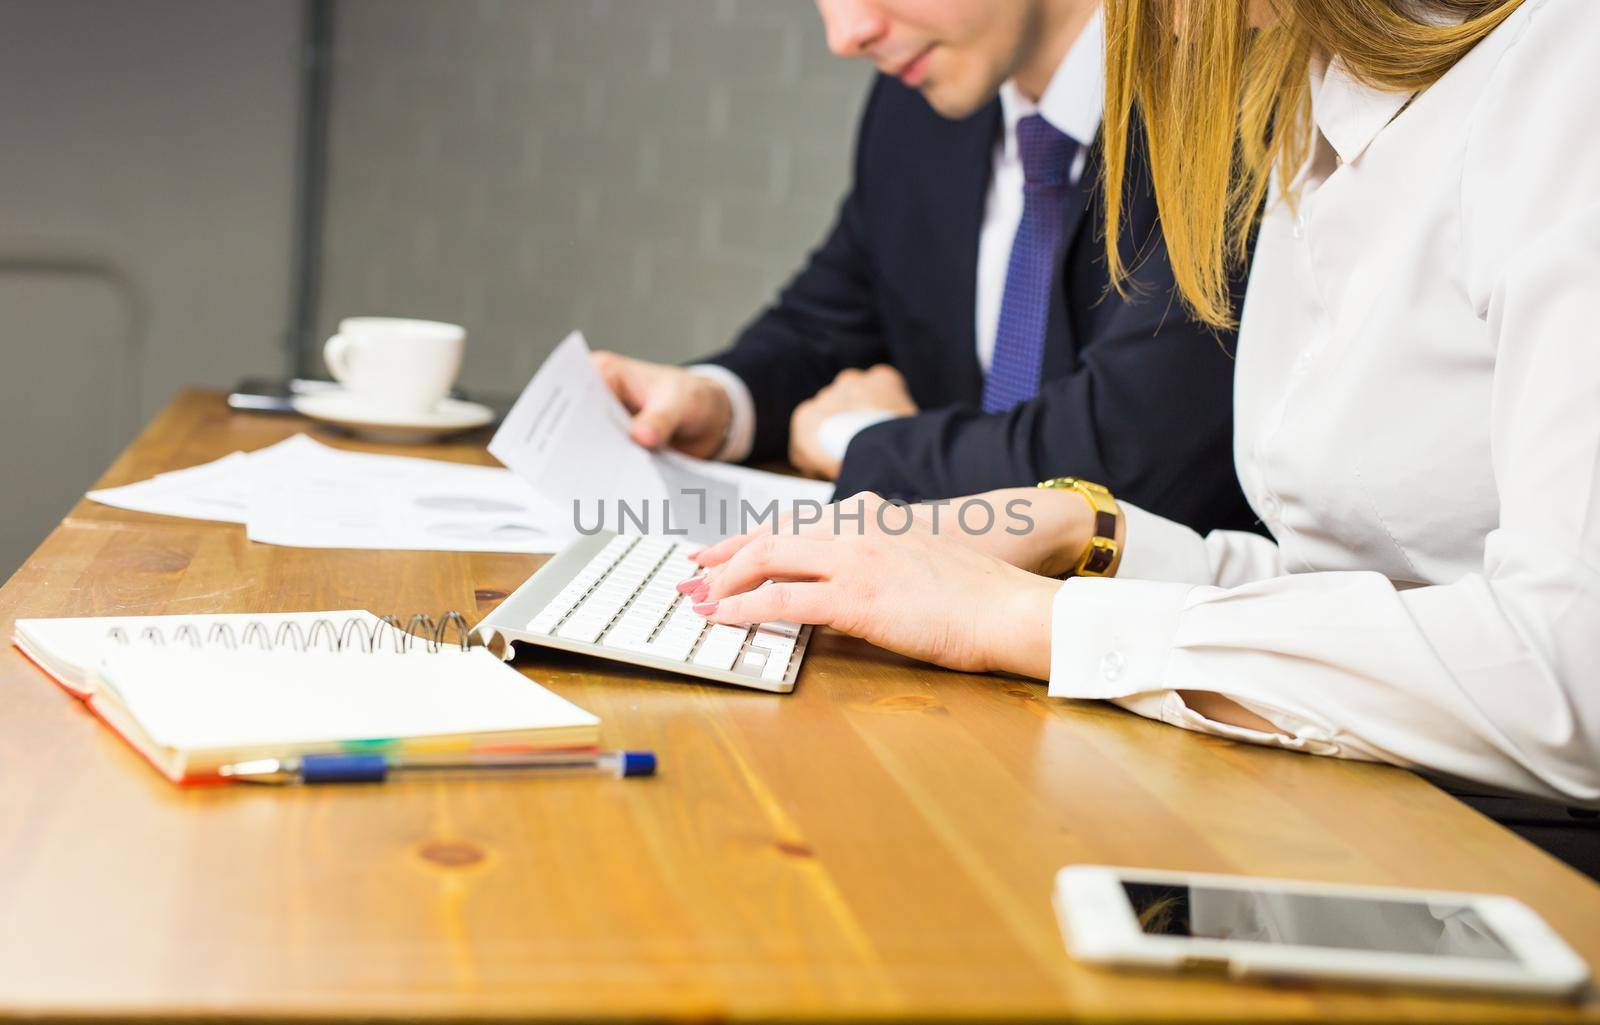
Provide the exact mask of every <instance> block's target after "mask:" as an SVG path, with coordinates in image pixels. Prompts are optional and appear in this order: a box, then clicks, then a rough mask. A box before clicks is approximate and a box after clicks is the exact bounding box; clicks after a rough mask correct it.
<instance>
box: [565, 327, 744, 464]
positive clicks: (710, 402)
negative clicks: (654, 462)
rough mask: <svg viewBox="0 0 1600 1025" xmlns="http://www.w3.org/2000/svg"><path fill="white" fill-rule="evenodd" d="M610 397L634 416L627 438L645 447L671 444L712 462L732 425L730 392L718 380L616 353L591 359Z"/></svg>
mask: <svg viewBox="0 0 1600 1025" xmlns="http://www.w3.org/2000/svg"><path fill="white" fill-rule="evenodd" d="M590 358H591V359H593V360H594V368H595V369H596V370H598V371H599V372H600V377H601V378H602V379H603V380H604V381H605V382H606V386H607V387H609V388H610V389H611V393H612V394H613V395H615V396H616V397H617V398H618V399H620V400H622V404H623V405H624V406H626V407H627V410H628V412H629V413H632V414H633V422H632V423H631V424H629V425H628V434H629V435H630V436H631V437H632V438H633V440H634V441H636V442H638V443H639V444H641V445H643V446H644V447H645V448H650V449H658V448H662V447H663V446H667V445H671V446H672V447H673V448H675V449H677V450H679V451H680V452H685V453H687V454H689V455H691V456H696V457H698V458H701V459H710V458H712V457H713V456H715V455H716V454H717V450H718V449H720V448H721V447H722V441H723V439H724V438H726V437H727V436H728V426H729V424H730V423H731V422H732V421H733V407H732V405H731V404H730V403H729V402H728V393H727V392H725V391H723V390H722V388H721V386H719V385H718V384H717V383H716V382H715V381H711V380H708V379H706V378H704V377H700V376H699V375H697V374H691V373H689V371H687V370H685V369H683V368H682V367H671V366H666V365H664V364H661V363H649V362H646V361H645V360H640V359H630V358H629V357H627V356H619V355H617V354H616V353H614V352H594V353H591V354H590Z"/></svg>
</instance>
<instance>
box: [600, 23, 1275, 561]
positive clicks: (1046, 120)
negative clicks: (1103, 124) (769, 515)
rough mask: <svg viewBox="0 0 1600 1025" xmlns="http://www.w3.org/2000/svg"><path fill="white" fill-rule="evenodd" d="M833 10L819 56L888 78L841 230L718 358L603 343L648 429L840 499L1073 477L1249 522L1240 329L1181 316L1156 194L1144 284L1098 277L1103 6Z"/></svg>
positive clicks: (1168, 509) (1201, 515) (1141, 237)
mask: <svg viewBox="0 0 1600 1025" xmlns="http://www.w3.org/2000/svg"><path fill="white" fill-rule="evenodd" d="M819 6H820V7H821V9H822V14H823V19H824V21H825V23H826V26H827V31H828V42H829V46H830V48H831V49H832V50H833V51H834V52H835V53H837V54H839V55H840V56H859V57H868V58H870V59H872V60H873V61H874V62H875V63H876V64H877V66H878V68H879V70H880V72H882V74H881V75H880V76H879V77H878V79H877V81H876V82H875V83H874V85H873V88H872V92H871V95H870V97H869V98H868V101H867V105H866V110H865V113H864V114H863V116H862V119H861V127H860V133H859V136H858V139H857V147H856V160H855V173H854V182H853V184H852V187H851V190H850V192H849V194H848V196H847V197H846V198H845V200H844V203H843V205H842V207H841V209H840V213H839V217H838V221H837V223H836V224H835V225H834V227H833V230H832V231H831V232H830V234H829V235H828V237H827V238H826V239H825V240H824V242H823V243H822V245H821V246H820V247H819V248H818V249H817V250H816V251H815V252H813V253H812V254H811V257H810V260H809V262H808V263H807V265H806V266H805V268H804V269H802V270H801V271H800V273H799V274H798V275H796V277H795V278H794V279H793V280H792V281H791V282H790V283H789V285H788V286H787V287H786V288H785V289H784V290H783V292H782V293H781V295H780V296H779V297H778V299H777V301H776V302H775V303H774V304H773V305H772V306H770V307H769V308H767V309H766V310H765V311H764V312H762V313H761V314H760V315H759V316H757V318H756V319H755V320H754V321H753V322H752V323H751V324H750V325H749V326H748V327H746V328H745V329H744V331H743V332H742V333H741V334H740V336H739V337H738V339H737V340H736V341H735V342H734V344H733V346H732V347H731V348H729V349H728V350H726V351H725V352H722V353H720V354H718V355H715V356H713V357H710V358H709V359H707V360H705V361H704V362H703V363H701V364H699V365H696V366H692V367H687V368H679V367H668V366H662V365H659V364H653V363H646V362H644V361H640V360H633V359H628V358H626V357H622V356H618V355H615V354H612V353H596V354H595V361H596V365H597V366H598V367H599V369H600V371H601V373H602V375H603V376H604V377H605V378H606V380H607V381H608V383H609V384H610V386H611V387H612V389H613V391H615V392H616V393H617V395H618V397H619V398H621V399H622V401H623V402H624V404H625V405H626V406H627V407H628V408H629V410H630V411H631V412H632V413H633V414H634V418H633V424H632V434H633V437H634V438H635V440H637V441H638V442H640V443H641V444H644V445H647V446H650V447H657V446H661V445H672V446H674V447H677V448H679V449H682V450H684V451H686V452H688V453H690V454H692V455H698V456H704V457H713V456H714V457H717V458H722V459H729V460H743V459H751V458H753V459H757V460H765V459H774V458H780V457H783V456H785V455H786V456H787V457H788V458H789V459H790V461H791V462H793V463H794V464H795V465H797V466H798V467H800V468H801V469H803V470H805V471H807V472H810V473H812V474H815V475H817V476H821V477H826V478H831V479H835V480H836V481H837V490H838V494H840V495H845V494H851V493H853V492H856V491H860V490H872V491H877V492H879V493H880V494H884V495H887V496H890V497H898V498H904V499H907V500H926V499H934V498H944V497H951V496H955V495H965V494H972V493H976V492H980V491H986V490H989V489H992V488H999V487H1011V486H1016V485H1025V484H1031V483H1034V482H1036V481H1039V480H1043V479H1046V478H1050V477H1059V476H1065V475H1074V476H1081V477H1085V478H1088V479H1090V480H1093V481H1097V482H1100V483H1103V484H1105V485H1106V486H1107V487H1109V488H1110V489H1111V490H1112V491H1113V492H1114V493H1115V494H1117V495H1118V496H1119V497H1123V498H1126V499H1128V500H1129V501H1132V502H1134V503H1136V504H1138V505H1139V506H1141V507H1142V508H1146V509H1151V510H1153V511H1156V512H1159V513H1161V514H1162V515H1165V516H1168V517H1171V518H1174V519H1177V520H1180V521H1182V522H1184V523H1187V524H1189V525H1190V526H1192V527H1195V528H1196V529H1200V530H1207V529H1211V528H1215V527H1241V526H1246V525H1248V524H1249V522H1250V517H1249V514H1248V510H1247V507H1246V506H1245V504H1244V500H1243V498H1242V496H1241V495H1240V492H1239V487H1238V483H1237V479H1236V477H1235V474H1234V469H1233V459H1232V452H1231V419H1232V372H1233V362H1232V357H1231V355H1230V352H1231V343H1232V338H1231V337H1223V338H1219V337H1217V336H1215V335H1214V334H1213V333H1211V332H1210V331H1209V330H1208V329H1206V328H1204V327H1203V326H1201V325H1198V324H1196V323H1194V322H1192V321H1190V320H1188V319H1187V318H1186V317H1185V316H1184V314H1183V312H1182V308H1181V306H1180V305H1179V304H1178V302H1177V300H1176V297H1175V288H1174V284H1173V280H1172V273H1171V270H1170V267H1169V266H1168V264H1167V260H1166V253H1165V248H1164V245H1163V243H1162V241H1161V235H1160V230H1159V225H1158V224H1157V222H1156V219H1155V202H1154V197H1153V196H1152V195H1150V194H1148V192H1145V191H1139V190H1136V191H1135V193H1134V194H1133V195H1131V196H1130V202H1129V203H1128V204H1126V205H1125V207H1124V209H1125V217H1126V221H1127V223H1126V224H1125V225H1124V228H1123V235H1122V238H1121V239H1120V240H1119V244H1120V245H1121V246H1122V249H1123V253H1124V256H1125V258H1126V261H1127V262H1128V264H1129V265H1130V266H1134V267H1136V268H1137V270H1136V272H1135V274H1134V276H1133V280H1132V281H1131V282H1130V287H1128V288H1127V289H1125V290H1124V292H1123V293H1122V294H1119V293H1118V292H1117V291H1115V290H1113V289H1111V288H1110V287H1109V284H1108V281H1107V276H1106V270H1105V257H1104V251H1103V247H1104V242H1103V240H1102V238H1101V236H1100V233H1099V232H1098V230H1097V228H1098V226H1099V225H1100V223H1101V215H1100V210H1099V201H1098V197H1097V190H1096V184H1097V181H1098V164H1099V160H1100V153H1099V150H1098V145H1097V139H1098V135H1099V126H1100V120H1101V113H1102V108H1103V102H1104V87H1105V86H1104V53H1103V46H1104V27H1103V21H1102V18H1101V14H1100V10H1099V4H1098V0H937V2H930V0H819ZM1131 156H1132V158H1133V159H1135V160H1137V159H1139V155H1138V153H1134V154H1132V155H1131ZM1130 177H1131V178H1133V179H1134V180H1135V181H1141V180H1142V179H1141V176H1138V175H1132V176H1130ZM1146 177H1147V176H1146Z"/></svg>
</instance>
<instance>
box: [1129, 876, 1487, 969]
mask: <svg viewBox="0 0 1600 1025" xmlns="http://www.w3.org/2000/svg"><path fill="white" fill-rule="evenodd" d="M1122 889H1123V892H1124V893H1126V894H1127V897H1128V900H1129V902H1130V903H1131V904H1132V905H1133V913H1134V915H1135V916H1136V917H1137V919H1138V921H1139V927H1140V928H1141V929H1143V930H1144V931H1145V933H1147V934H1149V935H1152V936H1187V937H1193V938H1196V939H1213V940H1228V941H1231V942H1235V943H1239V942H1243V943H1270V944H1275V945H1282V946H1297V947H1331V948H1337V949H1341V950H1370V951H1381V952H1384V953H1395V954H1422V955H1431V956H1439V957H1472V958H1487V959H1492V960H1499V961H1515V960H1516V956H1515V955H1514V954H1513V953H1512V952H1511V948H1510V947H1508V946H1506V944H1505V941H1504V940H1502V939H1501V938H1500V937H1499V936H1497V935H1495V933H1494V930H1492V929H1490V928H1489V924H1488V923H1487V922H1485V921H1484V920H1483V916H1482V915H1480V914H1478V912H1477V910H1476V909H1474V908H1472V907H1471V906H1469V905H1466V904H1460V903H1442V904H1433V903H1428V902H1425V901H1406V900H1374V899H1371V898H1357V897H1332V896H1327V895H1324V894H1312V893H1280V892H1273V891H1267V890H1246V889H1230V888H1226V887H1217V886H1171V885H1167V884H1156V883H1141V882H1136V881H1131V880H1124V881H1123V883H1122Z"/></svg>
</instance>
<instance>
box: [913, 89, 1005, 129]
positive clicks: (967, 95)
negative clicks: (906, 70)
mask: <svg viewBox="0 0 1600 1025" xmlns="http://www.w3.org/2000/svg"><path fill="white" fill-rule="evenodd" d="M918 91H919V92H921V93H922V98H923V99H925V100H927V101H928V106H930V107H932V108H933V109H934V112H935V113H937V114H938V115H939V116H940V117H943V118H948V119H949V120H951V121H960V120H962V119H964V118H968V117H971V116H972V115H973V114H974V113H976V112H977V110H978V108H979V107H982V106H983V105H984V104H985V103H988V102H989V101H990V100H992V99H994V97H995V93H994V92H993V91H992V90H989V91H986V90H983V89H972V88H962V87H960V86H958V85H956V84H954V83H951V82H949V81H943V82H940V81H928V82H924V83H923V84H922V86H921V88H920V89H919V90H918Z"/></svg>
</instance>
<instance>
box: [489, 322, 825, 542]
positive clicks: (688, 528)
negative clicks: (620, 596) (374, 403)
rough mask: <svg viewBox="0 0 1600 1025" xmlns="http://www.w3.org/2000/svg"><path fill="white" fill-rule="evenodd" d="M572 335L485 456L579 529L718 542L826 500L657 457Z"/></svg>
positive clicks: (774, 477) (819, 494) (812, 489)
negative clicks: (760, 520) (639, 439)
mask: <svg viewBox="0 0 1600 1025" xmlns="http://www.w3.org/2000/svg"><path fill="white" fill-rule="evenodd" d="M628 421H629V416H628V412H627V410H626V409H624V408H623V406H622V403H621V402H619V401H618V400H617V398H616V396H614V395H613V394H611V389H610V388H608V387H607V386H606V383H605V381H604V380H602V379H601V377H600V374H599V371H597V370H595V368H594V365H593V363H591V362H590V359H589V346H588V344H587V343H586V342H585V341H584V338H583V335H582V334H581V333H579V332H576V331H574V332H573V333H572V334H570V335H568V336H567V338H566V340H565V341H563V342H562V343H561V344H560V345H559V346H557V347H556V349H555V351H554V352H552V353H551V354H550V356H549V357H548V358H547V359H546V360H545V362H544V365H543V366H541V367H540V368H539V372H538V373H537V374H535V375H534V378H533V380H532V381H531V382H529V384H528V386H527V388H526V389H524V390H523V392H522V395H521V396H520V397H519V398H518V399H517V402H516V405H514V406H513V407H512V408H511V412H510V413H508V414H506V418H505V421H504V422H503V423H502V424H501V425H500V429H499V430H498V431H497V432H496V433H495V436H494V438H493V439H492V440H491V441H490V442H489V453H490V454H491V455H493V456H494V457H495V458H496V459H498V460H500V461H501V462H502V463H504V464H505V465H506V466H508V467H510V468H511V469H512V470H513V471H515V472H516V474H517V475H518V476H519V477H521V478H522V479H523V480H525V481H527V482H528V483H529V484H530V485H531V486H532V487H533V489H534V490H535V491H536V492H537V493H538V494H539V495H540V497H541V498H543V499H545V500H546V502H548V503H549V504H550V505H551V506H552V507H554V508H557V509H559V510H560V511H561V513H562V515H563V516H564V517H565V519H566V521H567V524H568V525H569V526H570V527H571V528H572V529H573V530H575V531H587V532H592V531H595V530H600V529H605V530H616V531H621V532H624V533H667V534H672V533H682V534H686V536H689V537H692V538H694V539H696V540H712V539H715V538H718V537H724V536H726V535H728V534H730V533H738V532H739V531H740V530H741V529H747V528H750V527H752V526H754V524H753V523H752V522H751V521H752V519H753V518H756V517H759V516H761V515H762V514H764V513H767V512H769V510H770V511H774V514H787V513H789V512H791V511H792V510H793V507H794V505H795V503H798V502H805V503H817V504H822V503H825V502H827V501H828V498H829V497H830V496H831V495H832V493H833V486H832V485H831V484H829V483H827V482H825V481H815V480H807V479H805V478H801V477H789V476H785V475H783V474H776V473H767V472H765V471H763V470H755V469H751V468H749V467H745V466H732V465H729V464H727V463H717V462H711V461H708V460H704V459H694V458H691V457H689V456H686V455H683V454H682V453H678V452H659V453H658V452H651V451H649V450H647V449H644V448H641V447H640V446H639V445H638V444H637V443H635V442H634V441H633V440H632V439H631V438H629V437H628ZM768 522H770V520H769V521H768Z"/></svg>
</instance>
